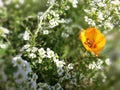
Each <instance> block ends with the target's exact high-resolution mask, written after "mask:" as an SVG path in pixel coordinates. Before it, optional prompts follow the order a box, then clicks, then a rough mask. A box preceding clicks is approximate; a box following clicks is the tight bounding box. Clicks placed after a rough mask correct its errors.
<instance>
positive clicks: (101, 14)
mask: <svg viewBox="0 0 120 90" xmlns="http://www.w3.org/2000/svg"><path fill="white" fill-rule="evenodd" d="M98 19H100V20H104V18H103V13H102V12H99V13H98Z"/></svg>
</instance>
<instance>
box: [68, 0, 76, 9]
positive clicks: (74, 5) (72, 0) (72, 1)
mask: <svg viewBox="0 0 120 90" xmlns="http://www.w3.org/2000/svg"><path fill="white" fill-rule="evenodd" d="M69 2H71V3H72V5H73V7H74V8H77V4H78V0H69Z"/></svg>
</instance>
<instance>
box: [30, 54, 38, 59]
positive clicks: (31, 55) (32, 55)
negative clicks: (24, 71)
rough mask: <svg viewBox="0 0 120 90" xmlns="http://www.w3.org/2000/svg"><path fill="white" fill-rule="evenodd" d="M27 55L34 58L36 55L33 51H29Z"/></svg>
mask: <svg viewBox="0 0 120 90" xmlns="http://www.w3.org/2000/svg"><path fill="white" fill-rule="evenodd" d="M29 57H30V58H36V57H37V56H36V54H34V53H30V54H29Z"/></svg>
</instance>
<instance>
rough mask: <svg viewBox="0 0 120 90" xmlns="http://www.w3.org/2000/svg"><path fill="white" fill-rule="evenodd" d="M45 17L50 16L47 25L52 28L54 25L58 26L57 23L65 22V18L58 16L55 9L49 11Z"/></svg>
mask: <svg viewBox="0 0 120 90" xmlns="http://www.w3.org/2000/svg"><path fill="white" fill-rule="evenodd" d="M47 17H52V18H51V19H50V21H49V24H50V25H49V27H50V28H54V27H55V26H58V25H59V23H65V20H64V19H63V18H60V16H59V14H58V13H57V11H55V10H54V11H53V10H51V11H50V13H49V14H48V15H47Z"/></svg>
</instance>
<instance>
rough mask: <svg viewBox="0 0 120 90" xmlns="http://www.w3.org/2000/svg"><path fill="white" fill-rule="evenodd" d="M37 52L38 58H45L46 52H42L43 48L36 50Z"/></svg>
mask: <svg viewBox="0 0 120 90" xmlns="http://www.w3.org/2000/svg"><path fill="white" fill-rule="evenodd" d="M38 52H39V56H40V57H41V58H44V57H46V51H45V50H44V48H40V49H38Z"/></svg>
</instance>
